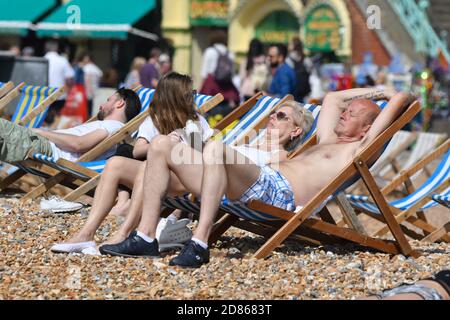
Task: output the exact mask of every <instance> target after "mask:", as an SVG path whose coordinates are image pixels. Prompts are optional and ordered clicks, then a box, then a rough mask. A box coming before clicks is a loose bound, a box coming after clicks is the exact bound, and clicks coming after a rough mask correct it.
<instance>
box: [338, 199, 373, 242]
mask: <svg viewBox="0 0 450 320" xmlns="http://www.w3.org/2000/svg"><path fill="white" fill-rule="evenodd" d="M336 202H337V204H338V206H339V208H340V209H341V211H342V216H343V218H344V220H345V222H346V223H347V225H348V226H349V227H351V228H353V229H355V230H356V231H358V232H359V233H361V234H364V235H367V232H366V230H365V229H364V227H363V225H362V224H361V222H360V221H359V219H358V216H357V215H356V213H355V210H353V208H352V206H351V204H350V203H349V202H348V200H347V198H346V197H345V194H344V193H343V192H340V193H339V194H338V195H337V197H336Z"/></svg>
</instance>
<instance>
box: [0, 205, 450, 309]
mask: <svg viewBox="0 0 450 320" xmlns="http://www.w3.org/2000/svg"><path fill="white" fill-rule="evenodd" d="M38 203H39V201H36V202H35V203H29V204H26V205H23V206H22V207H19V203H18V200H17V199H16V198H14V197H8V198H0V217H1V223H0V252H1V253H2V257H1V259H0V298H1V299H235V300H238V299H239V300H241V299H274V298H276V299H298V300H304V299H349V300H350V299H356V298H358V297H360V296H363V295H367V294H369V292H372V291H375V292H376V291H379V290H383V289H387V288H392V287H394V286H396V285H399V284H400V283H403V282H406V283H413V282H415V281H417V280H419V279H423V278H426V277H429V276H430V275H432V274H433V273H435V272H437V271H439V270H441V269H444V268H449V267H450V259H449V256H450V245H449V244H446V243H433V244H429V243H421V242H418V241H411V242H410V243H411V245H412V246H413V247H414V248H415V249H417V250H421V251H423V252H424V254H423V255H422V256H421V257H419V258H417V259H414V258H409V257H404V256H402V255H398V256H392V255H388V254H384V253H379V252H374V251H367V250H365V249H364V248H362V247H358V246H354V245H341V246H330V245H327V246H319V247H313V246H311V247H310V246H306V245H305V244H303V243H298V242H295V241H286V242H285V243H284V244H282V245H281V246H280V247H279V248H278V249H276V250H275V251H274V252H273V254H272V255H270V256H269V257H268V258H267V259H254V258H252V254H253V253H255V252H256V250H257V249H258V248H259V247H260V246H261V244H262V243H263V239H262V238H261V237H258V236H256V235H253V234H251V233H247V232H245V231H242V230H239V229H236V228H230V229H229V230H228V231H227V233H225V234H224V235H223V236H222V237H221V238H220V240H219V242H217V243H216V244H215V245H213V246H212V247H211V259H210V260H211V261H210V263H209V264H207V265H204V266H202V267H201V268H199V269H181V268H177V267H169V261H170V259H171V258H172V257H173V256H174V255H175V254H176V253H175V252H173V253H168V254H166V255H163V256H162V258H160V259H157V260H152V259H145V258H142V259H141V258H136V259H131V258H123V257H109V256H87V255H82V254H76V255H64V254H54V253H52V252H50V251H49V249H48V248H50V247H51V246H52V245H53V244H54V243H55V242H60V241H63V240H64V239H65V238H67V237H68V236H70V235H72V234H74V233H75V232H76V231H78V230H79V229H80V227H81V226H82V225H83V224H84V223H85V221H86V218H87V214H88V213H89V209H83V210H82V213H77V214H70V215H64V214H60V215H54V214H44V213H41V212H40V210H39V206H38V205H36V204H38ZM33 213H39V214H33ZM118 220H120V219H117V218H116V217H107V219H106V221H105V222H104V223H103V224H102V226H101V227H100V230H99V232H97V234H96V238H95V241H96V242H97V243H100V242H101V241H104V240H105V237H107V236H109V235H111V234H112V233H113V232H115V231H116V230H117V227H118V225H119V222H120V221H118Z"/></svg>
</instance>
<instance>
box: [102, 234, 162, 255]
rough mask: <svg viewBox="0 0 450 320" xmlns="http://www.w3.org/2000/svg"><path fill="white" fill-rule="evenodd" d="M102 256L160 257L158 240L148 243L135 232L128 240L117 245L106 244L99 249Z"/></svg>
mask: <svg viewBox="0 0 450 320" xmlns="http://www.w3.org/2000/svg"><path fill="white" fill-rule="evenodd" d="M99 250H100V253H101V254H109V255H111V256H122V257H158V256H159V246H158V240H156V239H155V240H153V242H152V243H148V242H147V241H145V240H144V239H142V238H141V237H139V236H138V235H137V233H136V231H133V232H132V233H131V234H130V235H129V236H128V238H126V239H125V240H124V241H122V242H120V243H117V244H105V245H103V246H101V247H100V248H99Z"/></svg>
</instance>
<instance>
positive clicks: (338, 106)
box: [137, 89, 410, 243]
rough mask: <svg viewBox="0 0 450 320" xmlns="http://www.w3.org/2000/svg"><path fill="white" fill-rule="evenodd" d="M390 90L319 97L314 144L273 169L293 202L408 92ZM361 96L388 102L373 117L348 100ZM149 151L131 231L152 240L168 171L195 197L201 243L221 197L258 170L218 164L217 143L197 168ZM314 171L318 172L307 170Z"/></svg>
mask: <svg viewBox="0 0 450 320" xmlns="http://www.w3.org/2000/svg"><path fill="white" fill-rule="evenodd" d="M394 94H395V92H392V91H384V92H380V90H374V89H352V90H347V91H340V92H335V93H331V94H329V95H328V96H327V97H326V98H325V100H324V102H323V106H322V110H321V113H320V116H319V120H318V127H317V135H318V138H319V143H318V144H317V145H316V146H314V147H312V148H310V149H309V150H308V151H307V152H305V153H302V154H301V155H299V156H297V157H295V158H294V159H292V160H286V161H281V162H280V163H279V164H278V166H279V172H280V173H281V174H282V175H283V176H284V177H285V178H286V179H287V181H288V182H289V183H290V185H291V187H292V190H293V193H294V197H295V202H296V205H304V204H305V203H306V202H308V201H309V200H310V199H311V198H312V197H313V196H314V195H315V194H317V192H318V191H319V190H321V189H322V188H323V187H324V186H325V185H326V184H328V183H329V182H330V181H331V179H332V178H333V177H335V176H336V175H337V173H338V172H339V171H340V170H342V168H344V166H345V165H346V164H347V163H349V161H351V159H352V157H353V155H354V154H355V152H358V151H359V150H361V148H363V147H365V146H366V145H367V143H369V142H370V141H372V140H373V139H374V138H375V137H376V136H377V135H378V134H379V133H381V132H382V131H383V130H384V129H385V128H386V127H387V126H388V125H389V124H390V123H391V122H392V121H393V119H395V117H397V116H398V115H399V114H400V113H401V112H402V111H403V110H404V109H405V107H406V105H407V103H408V102H409V101H410V95H408V94H403V93H399V94H395V95H394ZM361 95H363V97H367V99H372V98H379V99H381V98H386V99H390V101H389V103H388V106H387V107H386V108H385V109H384V110H383V111H382V112H381V113H380V114H379V115H378V117H376V115H377V114H378V112H377V111H379V110H378V109H374V108H373V107H372V106H369V105H368V103H370V102H362V104H360V105H359V106H358V105H357V103H359V102H360V101H355V102H354V103H351V101H349V99H354V98H355V97H359V96H361ZM350 105H352V107H351V108H350V110H348V108H349V106H350ZM357 107H358V110H357V109H356V108H357ZM354 108H355V109H354ZM375 110H376V111H375ZM371 112H377V114H375V115H372V114H371ZM342 113H344V114H343V115H342ZM375 117H376V120H375V122H373V123H372V125H369V127H367V125H368V124H367V122H368V121H369V120H370V118H372V119H373V118H375ZM339 122H340V124H339ZM369 123H371V122H369ZM149 150H151V151H152V152H153V155H154V159H153V161H152V162H151V163H148V164H147V168H146V173H145V180H144V184H145V186H146V190H145V197H144V206H143V213H144V214H143V215H142V218H141V222H140V224H139V226H138V228H137V230H138V231H140V232H142V233H144V234H146V235H148V236H149V237H152V238H154V237H155V234H156V225H157V222H158V217H159V213H160V201H161V199H162V198H163V197H164V196H165V195H166V190H168V185H169V182H170V177H171V174H175V175H176V176H177V177H178V179H179V180H180V181H181V183H182V184H183V185H185V187H186V188H187V190H188V191H190V192H193V193H194V194H197V195H200V196H201V199H202V202H201V210H200V220H199V224H198V226H197V229H196V230H195V234H194V237H195V238H197V239H199V240H201V241H203V242H206V243H207V242H208V238H209V235H210V232H211V229H212V226H213V223H214V220H215V216H216V212H217V209H218V207H219V205H220V202H221V199H222V196H223V195H226V196H227V197H228V198H229V199H231V200H233V199H239V197H240V196H241V195H242V194H243V193H244V192H245V191H246V190H247V189H248V188H249V187H250V186H251V185H252V184H253V183H254V182H255V181H256V180H257V179H258V177H259V174H260V168H259V167H258V166H256V165H254V164H245V165H237V164H227V163H225V164H224V161H223V160H224V157H225V156H226V154H227V153H229V152H232V151H230V150H228V148H227V147H226V146H225V147H224V146H223V144H221V142H218V141H211V142H209V143H208V145H207V146H206V147H205V149H204V152H203V161H204V165H203V170H201V168H198V167H195V166H187V165H183V164H181V165H180V164H176V163H173V161H172V160H171V159H170V157H169V156H168V155H169V153H167V146H166V144H165V143H163V141H155V143H152V144H151V146H150V149H149ZM236 156H239V155H236ZM330 164H332V165H330ZM314 172H316V173H319V172H320V174H311V173H314ZM201 175H202V176H203V178H202V180H201V181H199V179H197V178H196V177H199V176H201Z"/></svg>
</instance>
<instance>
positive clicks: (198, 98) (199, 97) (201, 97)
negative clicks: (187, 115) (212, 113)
mask: <svg viewBox="0 0 450 320" xmlns="http://www.w3.org/2000/svg"><path fill="white" fill-rule="evenodd" d="M212 97H213V96H208V95H205V94H199V93H197V94H196V95H195V97H194V102H195V105H196V106H197V108H200V107H201V106H202V105H203V104H204V103H205V102H207V101H209V100H211V99H212Z"/></svg>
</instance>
